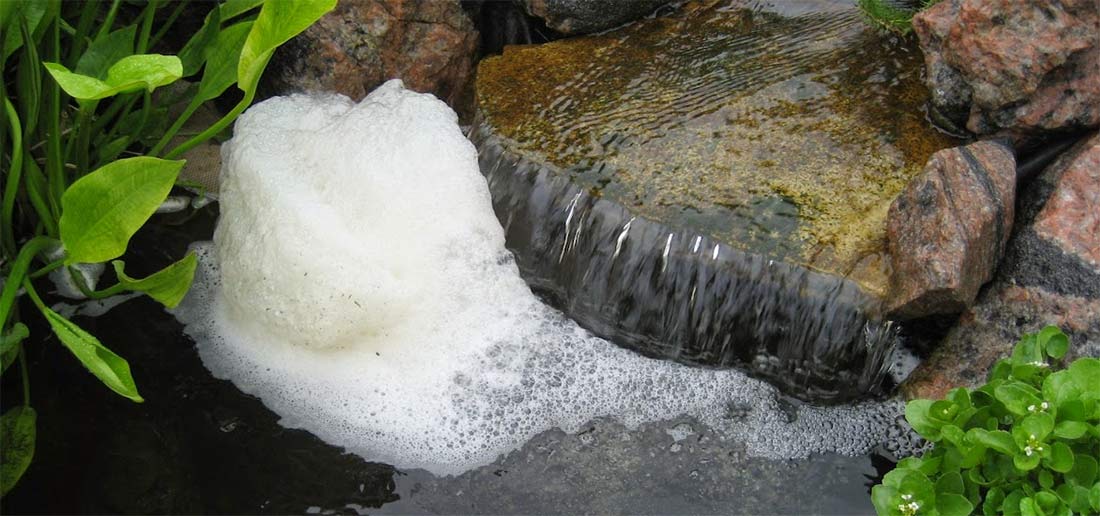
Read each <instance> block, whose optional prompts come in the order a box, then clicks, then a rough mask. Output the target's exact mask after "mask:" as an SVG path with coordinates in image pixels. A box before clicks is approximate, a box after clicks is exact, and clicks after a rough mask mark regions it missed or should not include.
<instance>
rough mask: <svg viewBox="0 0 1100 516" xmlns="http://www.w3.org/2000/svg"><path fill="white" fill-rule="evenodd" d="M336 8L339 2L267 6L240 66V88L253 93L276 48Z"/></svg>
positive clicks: (311, 0) (309, 0)
mask: <svg viewBox="0 0 1100 516" xmlns="http://www.w3.org/2000/svg"><path fill="white" fill-rule="evenodd" d="M335 6H336V0H298V1H295V2H286V1H275V2H266V3H264V6H263V8H261V9H260V15H259V16H258V17H257V18H256V23H255V25H253V26H252V30H251V32H249V34H248V38H247V39H246V40H245V44H244V48H243V49H242V50H241V59H240V61H239V62H238V64H237V80H238V83H237V86H238V87H239V88H240V89H241V90H242V91H244V92H246V93H247V92H250V91H254V90H255V88H256V84H257V83H258V82H259V80H260V74H261V73H262V72H263V70H264V67H266V66H267V61H268V60H269V59H271V54H272V53H274V52H275V48H276V47H278V46H279V45H282V44H283V43H286V42H287V41H288V40H290V38H292V37H294V36H296V35H297V34H298V33H300V32H302V31H303V30H305V29H306V28H307V27H309V26H310V25H313V22H315V21H317V20H319V19H320V18H321V16H323V15H324V14H325V13H327V12H329V11H331V10H332V8H333V7H335Z"/></svg>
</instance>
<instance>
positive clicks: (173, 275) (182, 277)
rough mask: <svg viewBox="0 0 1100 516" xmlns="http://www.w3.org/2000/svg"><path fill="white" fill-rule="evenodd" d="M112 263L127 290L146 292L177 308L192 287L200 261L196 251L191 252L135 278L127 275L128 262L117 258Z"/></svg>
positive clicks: (161, 302)
mask: <svg viewBox="0 0 1100 516" xmlns="http://www.w3.org/2000/svg"><path fill="white" fill-rule="evenodd" d="M111 265H113V266H114V267H115V275H116V276H118V281H119V283H121V284H122V285H123V286H125V287H126V289H127V290H134V291H138V292H144V293H145V294H146V295H148V296H149V297H151V298H153V299H156V300H157V301H158V302H160V304H162V305H164V306H166V307H168V308H175V307H176V305H178V304H180V301H182V300H183V296H185V295H187V290H188V289H189V288H191V279H192V278H194V276H195V267H196V266H197V265H198V261H197V260H196V258H195V253H193V252H190V253H187V256H184V257H183V259H182V260H180V261H178V262H176V263H173V264H172V265H169V266H167V267H165V268H163V269H161V270H160V271H157V272H155V273H153V274H152V275H150V276H147V277H145V278H143V279H134V278H131V277H129V276H127V275H126V273H125V272H123V268H124V267H126V263H125V262H123V261H121V260H115V261H113V262H111Z"/></svg>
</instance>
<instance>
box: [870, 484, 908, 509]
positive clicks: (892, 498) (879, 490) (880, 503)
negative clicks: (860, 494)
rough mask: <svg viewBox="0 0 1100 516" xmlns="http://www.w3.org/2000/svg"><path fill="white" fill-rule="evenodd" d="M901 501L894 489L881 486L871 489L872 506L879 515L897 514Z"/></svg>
mask: <svg viewBox="0 0 1100 516" xmlns="http://www.w3.org/2000/svg"><path fill="white" fill-rule="evenodd" d="M900 499H901V498H900V497H899V496H898V490H897V489H894V488H893V487H890V486H886V485H881V484H879V485H876V486H875V487H872V488H871V504H872V505H874V506H875V511H876V512H878V514H892V513H893V512H896V510H897V506H898V503H899V501H900ZM891 509H893V511H891Z"/></svg>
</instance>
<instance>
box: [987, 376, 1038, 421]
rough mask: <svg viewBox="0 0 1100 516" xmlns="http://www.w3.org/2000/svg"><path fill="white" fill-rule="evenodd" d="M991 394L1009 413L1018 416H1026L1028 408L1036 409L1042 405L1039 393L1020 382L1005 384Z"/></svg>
mask: <svg viewBox="0 0 1100 516" xmlns="http://www.w3.org/2000/svg"><path fill="white" fill-rule="evenodd" d="M993 394H994V396H996V397H997V400H998V401H1000V402H1001V403H1003V404H1004V406H1005V408H1007V409H1008V410H1009V412H1012V413H1013V414H1016V415H1018V416H1023V415H1027V414H1028V413H1030V411H1029V410H1028V408H1029V407H1037V406H1039V405H1040V404H1041V403H1042V399H1040V398H1039V391H1038V390H1037V389H1035V388H1034V387H1032V386H1030V385H1027V384H1025V383H1022V382H1015V381H1013V382H1006V383H1004V384H1002V385H1000V386H998V387H997V388H996V389H995V390H994V391H993Z"/></svg>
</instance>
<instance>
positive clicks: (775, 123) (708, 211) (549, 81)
mask: <svg viewBox="0 0 1100 516" xmlns="http://www.w3.org/2000/svg"><path fill="white" fill-rule="evenodd" d="M826 5H829V3H828V2H826ZM921 69H922V61H921V57H920V54H919V52H918V51H917V50H916V49H915V48H914V47H912V46H911V45H909V44H908V43H907V42H905V41H904V40H901V39H898V38H896V37H893V36H889V35H884V34H881V33H879V32H877V31H875V30H873V29H869V28H867V27H866V25H865V24H863V23H862V21H861V20H860V19H859V14H858V12H857V11H856V9H855V8H854V7H853V6H838V5H831V6H829V7H828V8H824V9H822V8H815V9H814V10H809V11H808V12H804V13H801V14H798V15H794V16H785V15H781V14H776V13H773V12H767V11H763V10H749V9H729V8H724V7H722V6H720V5H718V4H716V3H692V4H688V5H686V6H684V8H683V9H681V11H680V12H679V13H677V14H676V15H674V16H668V17H660V18H654V19H649V20H644V21H642V22H639V23H635V24H633V25H630V26H628V27H625V28H623V29H619V30H617V31H614V32H610V33H606V34H602V35H596V36H588V37H583V38H574V39H568V40H561V41H557V42H553V43H549V44H545V45H539V46H523V47H509V48H507V49H506V50H505V53H504V55H502V56H499V57H494V58H489V59H486V60H485V61H483V62H482V65H481V67H480V70H479V74H478V84H477V89H478V108H479V111H480V116H481V117H482V123H485V124H487V125H488V126H489V127H491V128H492V130H493V131H494V133H495V134H496V135H498V136H500V137H502V138H504V139H505V140H506V141H507V142H508V145H510V146H511V150H512V151H513V152H516V153H517V154H519V155H522V156H524V157H527V158H529V159H531V160H534V161H538V162H542V163H545V164H546V165H549V166H552V167H556V168H559V169H561V170H563V171H564V172H565V173H568V174H570V175H571V176H572V177H573V178H574V180H576V181H578V182H580V184H583V185H585V186H586V187H587V188H590V190H591V191H593V192H597V193H598V194H599V195H602V196H604V197H605V198H608V199H611V200H614V201H616V202H619V203H621V204H623V205H624V206H627V207H628V208H629V209H630V210H631V211H633V212H634V213H636V214H638V215H640V216H643V217H647V218H650V219H653V220H656V221H659V222H662V223H665V224H668V225H670V226H672V227H679V228H687V229H692V230H695V231H698V232H700V233H704V234H709V235H711V236H713V237H715V238H718V239H720V240H722V241H724V242H726V243H728V244H730V245H732V246H734V247H736V248H740V249H743V250H745V251H748V252H753V253H758V254H762V255H765V256H768V257H770V258H774V259H779V260H784V261H787V262H790V263H794V264H799V265H803V266H806V267H809V268H811V269H815V270H819V271H822V272H826V273H830V274H835V275H839V276H842V277H847V278H850V279H852V280H854V281H856V282H858V283H859V284H860V285H862V286H863V287H864V289H865V290H867V291H868V292H869V293H873V294H882V293H883V291H884V289H885V286H886V277H887V275H886V271H885V267H886V265H885V264H886V263H887V262H888V260H884V259H883V253H884V248H885V245H884V244H885V242H884V235H885V217H886V213H887V209H888V207H889V205H890V203H891V202H892V201H893V199H894V197H895V196H896V195H897V194H898V192H899V191H900V190H901V189H902V187H903V186H904V185H905V184H906V183H907V182H908V180H909V179H910V178H911V177H913V176H914V175H915V174H917V173H919V172H920V170H921V168H922V167H923V165H924V163H925V161H926V159H927V158H928V156H930V155H931V154H932V153H933V152H934V151H935V150H937V149H940V148H944V147H948V146H951V145H952V142H951V141H950V140H949V139H948V138H946V137H944V136H942V135H940V134H939V133H936V132H934V131H933V130H932V129H930V128H929V127H928V124H926V123H925V121H924V116H923V111H922V110H923V104H924V102H925V98H926V92H925V90H924V87H923V85H922V84H921V79H920V70H921Z"/></svg>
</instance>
